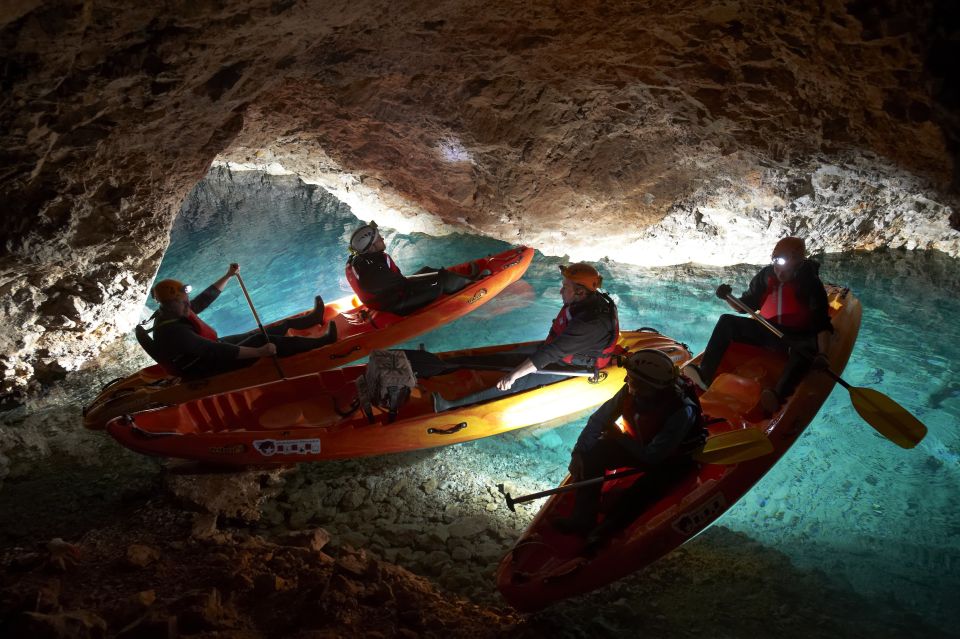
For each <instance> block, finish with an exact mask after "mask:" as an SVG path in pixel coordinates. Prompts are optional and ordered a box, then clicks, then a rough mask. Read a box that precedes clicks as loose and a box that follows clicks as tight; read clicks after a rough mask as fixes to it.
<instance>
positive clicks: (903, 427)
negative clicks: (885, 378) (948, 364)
mask: <svg viewBox="0 0 960 639" xmlns="http://www.w3.org/2000/svg"><path fill="white" fill-rule="evenodd" d="M726 300H727V302H729V303H730V304H732V305H733V306H735V307H736V308H738V309H740V310H742V311H743V312H745V313H749V314H750V317H752V318H753V319H755V320H757V321H758V322H760V323H761V324H763V326H764V327H765V328H766V329H767V330H769V331H770V332H771V333H773V334H774V335H776V336H777V337H779V338H780V339H783V333H782V332H781V331H779V330H778V329H777V327H775V326H774V325H773V324H771V323H770V322H768V321H767V320H766V319H765V318H763V317H761V316H760V315H758V314H757V313H755V312H754V311H753V309H751V308H750V307H749V306H747V305H746V304H744V303H743V302H741V301H740V300H738V299H737V298H735V297H734V296H733V295H730V294H727V296H726ZM823 372H825V373H826V374H827V375H829V376H830V377H832V378H833V380H834V381H836V382H837V383H838V384H840V385H841V386H843V387H844V388H846V389H847V391H848V392H849V393H850V401H851V402H852V403H853V408H854V410H856V411H857V413H858V414H859V415H860V417H862V418H863V421H865V422H867V423H868V424H870V425H871V426H872V427H873V428H874V429H875V430H876V431H877V432H878V433H880V434H881V435H883V436H884V437H886V438H887V439H889V440H890V441H892V442H893V443H894V444H896V445H897V446H900V447H901V448H913V447H914V446H916V445H917V444H919V443H920V441H921V440H922V439H923V438H924V437H925V436H926V434H927V427H926V426H924V425H923V423H922V422H921V421H920V420H919V419H917V418H916V417H914V416H913V415H912V414H911V413H910V412H909V411H908V410H907V409H906V408H904V407H903V406H901V405H900V404H898V403H896V402H895V401H893V400H892V399H890V398H889V397H887V396H886V395H884V394H883V393H881V392H879V391H876V390H873V389H872V388H862V387H857V386H851V385H850V384H848V383H847V382H846V380H844V379H843V378H841V377H840V376H839V375H837V374H836V373H834V372H833V371H832V370H830V369H829V368H827V369H824V371H823Z"/></svg>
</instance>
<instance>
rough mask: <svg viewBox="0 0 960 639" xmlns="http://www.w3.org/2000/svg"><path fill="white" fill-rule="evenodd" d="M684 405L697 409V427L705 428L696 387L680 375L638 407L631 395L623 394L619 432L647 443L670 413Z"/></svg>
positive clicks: (655, 434)
mask: <svg viewBox="0 0 960 639" xmlns="http://www.w3.org/2000/svg"><path fill="white" fill-rule="evenodd" d="M677 386H679V389H680V393H679V394H678V393H677V392H676V390H677V388H676V387H677ZM684 404H691V405H692V406H694V408H696V409H697V415H698V417H697V420H698V422H699V424H700V428H701V429H703V428H705V427H706V426H705V424H704V423H703V412H702V410H700V400H699V399H697V393H696V390H695V389H694V386H693V383H692V382H687V380H686V378H684V377H681V378H680V379H679V380H677V385H676V386H672V387H670V388H667V389H665V390H664V392H663V393H662V394H661V396H660V397H657V398H656V399H655V400H653V401H645V402H644V404H643V406H642V407H641V406H637V404H636V403H635V402H634V401H633V395H631V394H630V393H624V394H623V402H622V403H621V404H620V413H621V415H622V416H623V432H624V434H626V435H627V436H629V437H632V438H633V439H636V440H637V441H639V442H640V443H642V444H645V445H646V444H649V443H650V442H651V441H653V438H654V437H656V436H657V433H659V432H660V429H662V428H663V426H664V424H665V423H666V421H667V419H668V418H669V417H670V415H672V414H673V413H675V412H676V411H678V410H680V409H681V408H682V407H683V406H684ZM693 430H696V429H695V428H694V429H693Z"/></svg>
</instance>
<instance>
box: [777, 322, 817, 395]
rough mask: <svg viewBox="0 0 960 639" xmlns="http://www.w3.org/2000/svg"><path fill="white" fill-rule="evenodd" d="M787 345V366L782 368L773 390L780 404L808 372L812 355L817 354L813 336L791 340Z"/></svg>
mask: <svg viewBox="0 0 960 639" xmlns="http://www.w3.org/2000/svg"><path fill="white" fill-rule="evenodd" d="M789 343H790V355H789V358H788V359H787V364H786V366H784V367H783V373H781V374H780V379H779V380H778V381H777V385H776V386H775V387H774V389H773V391H774V392H775V393H776V394H777V398H778V399H779V400H780V401H781V402H782V401H783V400H784V399H786V398H787V397H788V396H789V395H790V394H791V393H793V390H794V388H796V386H797V383H798V382H799V381H800V379H801V378H802V377H803V376H804V375H805V374H806V373H807V371H808V370H810V362H811V361H812V354H814V353H816V352H817V338H816V336H815V335H814V336H813V337H807V338H802V337H801V338H791V339H789Z"/></svg>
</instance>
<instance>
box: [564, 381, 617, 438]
mask: <svg viewBox="0 0 960 639" xmlns="http://www.w3.org/2000/svg"><path fill="white" fill-rule="evenodd" d="M627 392H628V391H627V385H626V384H624V385H623V386H622V387H621V388H620V390H619V391H617V394H616V395H614V396H613V397H611V398H610V399H608V400H607V401H605V402H604V403H603V405H601V406H600V408H598V409H597V410H596V411H594V413H593V414H592V415H590V419H588V420H587V425H586V426H584V427H583V431H582V432H581V433H580V437H578V438H577V443H576V445H574V447H573V452H574V453H578V454H583V453H586V452H589V451H590V449H591V448H593V447H594V446H595V445H596V444H597V442H598V441H600V437H601V435H603V433H604V432H606V431H608V430H610V428H616V427H615V426H614V423H615V422H616V421H617V418H618V417H620V415H621V411H620V407H621V406H622V405H623V396H624V394H625V393H627Z"/></svg>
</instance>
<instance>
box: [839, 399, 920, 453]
mask: <svg viewBox="0 0 960 639" xmlns="http://www.w3.org/2000/svg"><path fill="white" fill-rule="evenodd" d="M848 390H849V391H850V401H851V402H853V407H854V409H856V411H857V412H858V413H859V414H860V417H862V418H863V421H865V422H867V423H868V424H870V425H871V426H873V427H874V428H875V429H876V430H877V432H878V433H880V434H881V435H883V436H884V437H886V438H887V439H889V440H890V441H892V442H893V443H894V444H896V445H897V446H899V447H900V448H913V447H914V446H916V445H917V444H919V443H920V441H921V440H922V439H923V438H924V436H926V434H927V427H926V426H924V425H923V424H922V423H921V422H920V420H919V419H917V418H916V417H914V416H913V415H912V414H911V413H910V411H908V410H907V409H906V408H904V407H903V406H901V405H900V404H898V403H896V402H895V401H893V400H892V399H890V398H889V397H887V396H886V395H884V394H883V393H881V392H879V391H875V390H873V389H872V388H861V387H856V386H851V387H849V389H848Z"/></svg>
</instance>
